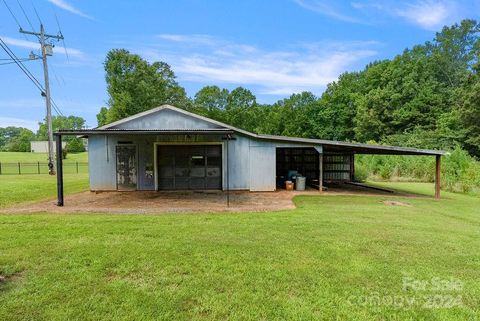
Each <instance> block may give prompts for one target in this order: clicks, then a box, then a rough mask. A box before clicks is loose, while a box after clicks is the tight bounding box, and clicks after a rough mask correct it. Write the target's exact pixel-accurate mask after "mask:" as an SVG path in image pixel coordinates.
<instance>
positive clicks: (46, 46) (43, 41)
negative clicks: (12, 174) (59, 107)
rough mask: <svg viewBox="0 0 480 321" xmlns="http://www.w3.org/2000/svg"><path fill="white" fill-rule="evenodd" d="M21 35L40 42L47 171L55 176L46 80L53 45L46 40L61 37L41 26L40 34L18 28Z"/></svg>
mask: <svg viewBox="0 0 480 321" xmlns="http://www.w3.org/2000/svg"><path fill="white" fill-rule="evenodd" d="M20 32H21V33H25V34H28V35H33V36H37V37H38V39H39V41H40V46H41V50H42V61H43V75H44V78H45V91H44V92H42V96H44V97H45V103H46V106H47V117H46V118H47V127H48V170H49V174H50V175H55V165H54V163H53V159H54V157H53V125H52V100H51V98H50V83H49V80H48V65H47V56H51V55H52V54H53V50H52V49H53V45H52V44H50V43H47V39H56V40H58V41H59V40H63V35H62V34H59V35H49V34H46V33H45V30H44V28H43V24H40V32H34V31H25V30H23V29H22V28H20ZM57 157H62V155H57Z"/></svg>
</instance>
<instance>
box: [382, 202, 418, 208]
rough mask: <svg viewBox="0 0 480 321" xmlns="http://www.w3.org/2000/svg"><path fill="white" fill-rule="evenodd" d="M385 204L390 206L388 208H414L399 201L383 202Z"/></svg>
mask: <svg viewBox="0 0 480 321" xmlns="http://www.w3.org/2000/svg"><path fill="white" fill-rule="evenodd" d="M383 204H385V205H388V206H407V207H412V205H410V204H408V203H403V202H399V201H383Z"/></svg>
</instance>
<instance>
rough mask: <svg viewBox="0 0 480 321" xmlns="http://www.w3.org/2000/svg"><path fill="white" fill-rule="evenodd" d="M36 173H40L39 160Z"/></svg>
mask: <svg viewBox="0 0 480 321" xmlns="http://www.w3.org/2000/svg"><path fill="white" fill-rule="evenodd" d="M37 173H38V174H40V162H37Z"/></svg>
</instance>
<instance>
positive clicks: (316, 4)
mask: <svg viewBox="0 0 480 321" xmlns="http://www.w3.org/2000/svg"><path fill="white" fill-rule="evenodd" d="M293 1H295V2H296V3H297V4H298V5H299V6H301V7H303V8H305V9H307V10H311V11H314V12H317V13H320V14H323V15H325V16H329V17H332V18H334V19H337V20H341V21H346V22H355V23H362V21H361V20H360V19H358V18H356V17H353V16H351V15H347V14H344V13H343V12H342V10H341V9H340V8H338V6H337V5H335V3H336V2H333V3H332V2H330V1H325V0H293Z"/></svg>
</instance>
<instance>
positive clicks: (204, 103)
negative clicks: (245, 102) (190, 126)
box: [193, 86, 229, 121]
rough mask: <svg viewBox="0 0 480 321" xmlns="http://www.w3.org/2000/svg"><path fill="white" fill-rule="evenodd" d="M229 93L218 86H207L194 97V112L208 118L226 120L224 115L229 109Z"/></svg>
mask: <svg viewBox="0 0 480 321" xmlns="http://www.w3.org/2000/svg"><path fill="white" fill-rule="evenodd" d="M228 96H229V92H228V90H227V89H220V87H218V86H205V87H203V88H202V89H200V90H199V91H198V92H197V93H196V94H195V97H194V100H193V105H194V111H195V112H197V113H199V114H201V115H205V116H207V117H210V118H213V119H216V120H220V121H222V120H224V119H223V114H224V112H225V110H226V109H227V105H228Z"/></svg>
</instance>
